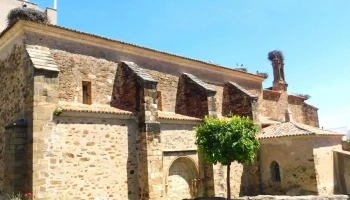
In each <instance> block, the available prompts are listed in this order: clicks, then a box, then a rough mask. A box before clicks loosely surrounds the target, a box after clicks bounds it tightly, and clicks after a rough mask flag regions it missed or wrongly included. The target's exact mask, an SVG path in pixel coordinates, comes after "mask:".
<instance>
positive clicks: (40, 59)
mask: <svg viewBox="0 0 350 200" xmlns="http://www.w3.org/2000/svg"><path fill="white" fill-rule="evenodd" d="M26 50H27V52H28V55H29V58H30V60H31V61H32V62H33V65H34V67H35V68H36V69H46V70H50V71H57V72H58V71H59V69H58V67H57V65H56V62H55V60H54V58H53V57H52V55H51V52H50V49H49V48H47V47H41V46H34V45H26Z"/></svg>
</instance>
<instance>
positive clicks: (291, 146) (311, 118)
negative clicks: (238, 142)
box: [0, 20, 342, 200]
mask: <svg viewBox="0 0 350 200" xmlns="http://www.w3.org/2000/svg"><path fill="white" fill-rule="evenodd" d="M286 67H287V66H286ZM272 69H273V73H274V82H273V86H272V88H269V89H263V88H262V82H263V81H264V79H265V78H264V77H263V76H261V75H257V74H252V73H248V72H245V71H242V70H237V69H231V68H227V67H223V66H219V65H215V64H212V63H207V62H203V61H200V60H195V59H191V58H187V57H183V56H179V55H174V54H170V53H166V52H161V51H157V50H154V49H149V48H146V47H141V46H137V45H134V44H130V43H125V42H121V41H117V40H112V39H108V38H104V37H101V36H97V35H92V34H88V33H83V32H79V31H76V30H71V29H67V28H64V27H60V26H56V25H49V24H48V25H43V24H38V23H35V22H28V21H22V20H19V21H17V22H16V23H14V24H13V25H11V26H9V27H7V28H6V29H5V30H4V31H3V32H2V33H1V35H0V83H1V85H2V86H1V87H0V94H1V95H0V117H1V118H0V138H1V139H0V190H1V192H3V193H12V192H17V191H21V192H32V193H34V194H36V196H37V198H38V199H76V200H78V199H81V200H85V199H95V198H99V197H108V199H115V200H124V199H132V200H137V199H152V200H161V199H185V198H193V197H202V196H226V168H225V167H224V166H221V165H214V166H213V165H210V164H207V163H205V162H203V159H202V157H201V155H198V153H197V148H196V146H195V144H194V141H195V131H194V127H195V126H196V125H198V124H199V123H201V120H202V119H203V117H204V116H210V117H222V116H225V115H227V114H229V113H233V114H235V115H240V116H248V117H250V118H251V119H253V120H254V121H255V122H256V123H257V124H259V126H260V127H261V131H260V132H259V133H258V135H257V137H258V138H259V140H260V143H261V147H260V150H259V152H258V156H257V159H256V162H255V163H254V164H253V165H251V166H242V165H240V164H238V163H234V164H233V165H232V167H231V168H232V171H231V177H230V179H231V184H232V185H231V187H232V188H231V189H232V196H233V197H237V196H244V195H257V194H284V195H285V194H288V195H303V194H333V193H335V185H336V183H335V179H334V177H333V176H334V174H333V170H334V167H333V151H334V150H335V149H339V148H340V149H341V137H342V135H341V134H338V133H334V132H330V131H326V130H322V129H319V128H318V127H319V123H318V115H317V110H318V108H316V107H314V106H312V105H310V104H308V103H307V102H305V100H306V99H305V98H304V97H302V96H296V95H291V94H288V92H287V86H288V85H287V83H286V80H285V76H284V63H283V62H282V61H281V60H280V59H278V58H276V59H273V61H272Z"/></svg>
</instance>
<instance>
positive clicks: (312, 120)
mask: <svg viewBox="0 0 350 200" xmlns="http://www.w3.org/2000/svg"><path fill="white" fill-rule="evenodd" d="M317 111H318V108H315V107H314V106H311V105H309V104H306V103H304V105H303V114H304V123H305V124H307V125H310V126H314V127H319V126H320V125H319V121H318V113H317Z"/></svg>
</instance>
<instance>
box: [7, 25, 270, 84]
mask: <svg viewBox="0 0 350 200" xmlns="http://www.w3.org/2000/svg"><path fill="white" fill-rule="evenodd" d="M17 24H20V26H30V27H35V28H34V29H33V30H36V29H37V28H38V27H42V28H55V29H58V30H62V31H69V32H72V33H77V34H81V35H85V36H91V37H94V38H99V39H103V40H106V41H108V42H113V43H119V44H124V45H128V46H130V47H136V48H139V49H140V50H141V49H142V50H146V51H150V52H155V53H160V54H163V55H166V56H171V57H173V58H180V59H185V60H188V61H194V62H197V63H201V64H205V65H207V66H210V67H213V68H216V69H218V70H219V69H223V70H228V71H232V72H236V73H238V74H240V75H242V76H244V75H246V76H250V77H252V78H253V77H254V78H258V79H260V81H263V80H265V79H266V78H264V77H263V76H261V75H259V74H254V73H249V72H244V71H241V70H237V69H234V68H229V67H225V66H221V65H217V64H213V63H210V62H206V61H202V60H198V59H194V58H189V57H185V56H181V55H177V54H173V53H168V52H164V51H160V50H155V49H151V48H148V47H143V46H139V45H136V44H132V43H128V42H123V41H119V40H115V39H111V38H107V37H103V36H99V35H95V34H91V33H86V32H82V31H78V30H74V29H70V28H66V27H62V26H58V25H52V24H45V25H43V24H39V23H36V22H32V21H25V20H17V21H15V22H14V23H12V24H11V25H10V26H8V27H7V28H5V29H4V30H3V31H2V32H1V31H0V39H2V38H3V36H4V35H5V34H6V33H7V32H10V29H11V28H12V27H14V26H16V25H17Z"/></svg>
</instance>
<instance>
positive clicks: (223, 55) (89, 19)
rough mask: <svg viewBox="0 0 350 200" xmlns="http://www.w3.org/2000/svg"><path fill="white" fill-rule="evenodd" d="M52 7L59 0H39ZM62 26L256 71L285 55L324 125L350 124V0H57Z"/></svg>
mask: <svg viewBox="0 0 350 200" xmlns="http://www.w3.org/2000/svg"><path fill="white" fill-rule="evenodd" d="M34 1H35V2H36V3H38V4H39V6H40V7H47V6H49V7H52V5H53V0H34ZM57 2H58V25H60V26H65V27H68V28H73V29H77V30H80V31H84V32H89V33H94V34H98V35H102V36H106V37H110V38H113V39H118V40H122V41H126V42H130V43H134V44H138V45H142V46H147V47H150V48H154V49H158V50H162V51H167V52H171V53H175V54H179V55H183V56H187V57H191V58H196V59H200V60H204V61H212V62H214V63H219V64H221V65H224V66H227V67H235V66H236V63H239V64H244V66H245V67H247V68H248V70H249V71H250V72H253V73H255V72H256V71H260V72H267V73H268V74H269V75H270V78H269V79H267V80H266V81H265V82H264V87H269V86H271V85H272V78H271V77H273V76H272V68H271V65H270V62H269V61H268V60H267V53H268V52H269V51H271V50H275V49H279V50H282V51H283V52H284V54H285V76H286V80H287V82H288V84H289V87H288V91H289V93H303V94H309V95H311V99H310V100H308V102H309V103H311V104H312V105H315V106H316V107H319V108H320V110H319V119H320V125H321V126H323V127H325V128H327V127H337V126H347V125H350V100H349V97H350V25H349V21H350V12H349V10H350V1H349V0H337V1H329V0H307V1H305V0H249V1H248V0H220V1H217V0H100V1H86V0H85V1H82V0H74V1H72V0H57Z"/></svg>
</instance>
